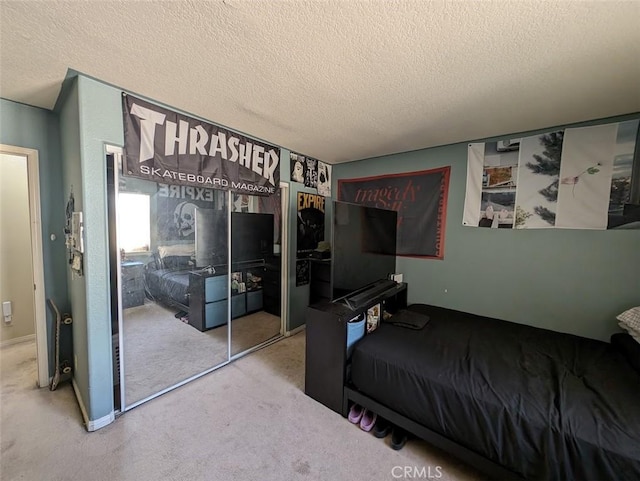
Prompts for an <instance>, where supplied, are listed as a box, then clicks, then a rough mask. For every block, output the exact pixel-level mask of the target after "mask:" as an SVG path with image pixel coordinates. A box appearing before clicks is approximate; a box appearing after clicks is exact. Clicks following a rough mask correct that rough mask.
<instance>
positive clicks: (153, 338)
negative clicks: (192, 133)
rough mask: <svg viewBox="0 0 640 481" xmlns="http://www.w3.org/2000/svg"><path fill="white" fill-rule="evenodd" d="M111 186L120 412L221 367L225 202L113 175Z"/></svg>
mask: <svg viewBox="0 0 640 481" xmlns="http://www.w3.org/2000/svg"><path fill="white" fill-rule="evenodd" d="M115 174H118V172H117V170H116V171H115ZM112 184H113V188H112V189H111V190H112V192H110V195H112V196H113V202H110V203H111V204H112V210H113V213H112V214H113V215H110V222H111V231H115V233H116V235H115V236H113V235H112V242H111V243H112V249H111V250H112V258H113V257H115V258H116V259H117V262H115V263H113V262H112V272H115V273H117V276H118V277H119V279H117V285H118V293H119V296H115V297H116V298H118V297H119V302H118V304H119V305H113V306H112V307H113V308H116V309H117V312H118V313H119V315H120V319H121V322H120V323H119V326H120V327H119V328H118V329H119V330H120V331H121V332H119V333H118V334H119V336H117V337H115V336H114V343H117V342H118V341H117V339H120V341H121V345H119V346H118V348H119V364H120V365H119V370H120V371H121V375H120V380H121V381H122V383H121V386H119V391H120V394H121V404H122V406H123V409H122V408H121V409H122V410H123V411H124V410H126V409H129V408H131V407H134V406H136V405H138V404H140V403H141V402H144V401H145V400H148V399H150V398H152V397H154V396H156V395H159V394H161V393H163V392H165V391H167V390H168V389H171V388H173V387H176V386H177V385H180V384H182V383H184V382H186V381H188V380H190V379H192V378H194V377H195V376H198V375H200V374H202V373H205V372H208V371H211V370H212V369H214V368H216V367H218V366H220V365H222V364H224V363H226V362H228V360H229V330H228V319H229V302H228V292H229V285H230V279H229V275H228V272H227V270H228V269H227V266H228V264H229V263H228V252H229V249H228V238H229V230H228V225H229V214H228V213H229V205H228V198H229V196H228V193H227V192H225V191H221V190H214V189H202V188H196V187H189V186H179V185H165V184H159V183H156V182H150V181H146V180H141V179H136V178H132V177H124V176H120V175H113V181H112ZM110 200H111V199H110ZM110 214H111V212H110ZM114 241H115V244H116V246H117V249H114V248H113V244H114ZM113 254H115V255H113ZM112 277H114V276H113V275H112ZM112 287H113V280H112ZM112 304H113V303H112ZM116 375H117V373H114V377H115V376H116Z"/></svg>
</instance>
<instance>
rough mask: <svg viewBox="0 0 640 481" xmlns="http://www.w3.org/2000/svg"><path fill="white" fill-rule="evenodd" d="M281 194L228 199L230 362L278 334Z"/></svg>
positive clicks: (279, 329)
mask: <svg viewBox="0 0 640 481" xmlns="http://www.w3.org/2000/svg"><path fill="white" fill-rule="evenodd" d="M281 241H282V209H281V191H280V190H278V191H277V193H276V194H275V195H272V196H269V197H261V196H252V195H246V194H235V193H232V194H231V265H232V272H231V318H232V321H231V356H232V357H233V356H236V355H239V354H241V353H243V352H245V351H247V350H250V349H252V348H254V347H256V346H258V345H260V344H262V343H264V342H266V341H268V340H270V339H273V338H275V337H278V336H280V335H281V333H282V329H281V306H280V298H281V281H280V279H281V255H280V253H281V245H282V244H281Z"/></svg>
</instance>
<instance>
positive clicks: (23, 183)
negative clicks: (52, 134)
mask: <svg viewBox="0 0 640 481" xmlns="http://www.w3.org/2000/svg"><path fill="white" fill-rule="evenodd" d="M38 171H39V169H38V152H37V151H36V150H34V149H26V148H22V147H15V146H10V145H4V144H0V184H1V188H0V192H1V194H0V195H1V197H0V256H1V260H2V273H1V274H0V296H2V299H0V302H2V303H4V302H9V303H10V304H9V305H8V306H7V307H6V309H7V310H6V311H3V316H2V321H0V322H1V323H2V325H1V326H0V330H1V332H0V342H1V344H2V345H3V346H4V345H8V344H13V343H17V342H21V341H27V340H30V339H33V338H35V340H36V364H37V373H38V374H37V379H36V382H37V384H38V386H40V387H44V386H47V385H48V384H49V363H48V355H47V352H48V350H47V326H46V311H45V294H44V261H43V254H42V227H41V219H40V181H39V177H38V175H39V174H38Z"/></svg>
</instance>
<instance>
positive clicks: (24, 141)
mask: <svg viewBox="0 0 640 481" xmlns="http://www.w3.org/2000/svg"><path fill="white" fill-rule="evenodd" d="M59 136H60V132H59V128H58V116H57V115H56V114H54V113H53V112H50V111H48V110H44V109H39V108H36V107H30V106H28V105H23V104H20V103H16V102H11V101H9V100H5V99H0V143H3V144H7V145H13V146H17V147H24V148H29V149H36V150H37V151H38V161H39V162H38V163H39V168H40V216H41V222H42V251H43V252H42V253H43V258H44V283H45V287H44V289H45V297H46V298H52V299H54V300H55V301H56V303H57V304H58V306H59V307H60V309H64V310H67V309H68V308H69V306H68V304H67V299H68V292H67V284H66V282H65V269H66V258H65V256H66V253H65V246H64V230H63V229H64V200H63V195H62V193H61V192H60V190H59V186H60V185H61V184H62V162H61V157H60V142H59ZM51 234H55V235H56V240H55V241H52V240H51V239H50V236H51ZM52 325H53V320H52V318H51V313H50V312H49V309H47V331H48V335H47V339H51V326H52ZM49 374H50V375H52V374H53V349H49Z"/></svg>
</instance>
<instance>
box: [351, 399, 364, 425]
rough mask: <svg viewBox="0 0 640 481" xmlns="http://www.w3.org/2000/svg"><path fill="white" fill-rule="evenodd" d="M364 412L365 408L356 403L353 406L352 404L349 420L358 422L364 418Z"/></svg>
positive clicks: (354, 422)
mask: <svg viewBox="0 0 640 481" xmlns="http://www.w3.org/2000/svg"><path fill="white" fill-rule="evenodd" d="M363 414H364V408H363V407H362V406H360V405H359V404H354V405H353V406H351V409H349V417H348V419H349V422H351V423H353V424H358V423H359V422H360V420H361V419H362V415H363Z"/></svg>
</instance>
